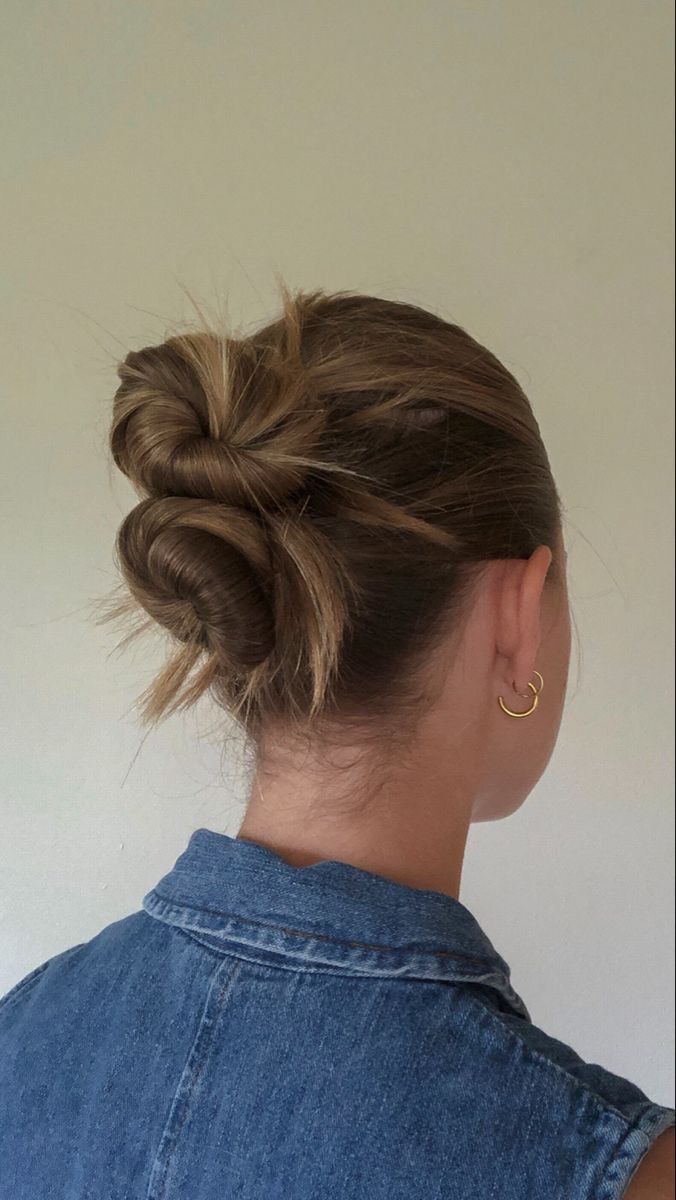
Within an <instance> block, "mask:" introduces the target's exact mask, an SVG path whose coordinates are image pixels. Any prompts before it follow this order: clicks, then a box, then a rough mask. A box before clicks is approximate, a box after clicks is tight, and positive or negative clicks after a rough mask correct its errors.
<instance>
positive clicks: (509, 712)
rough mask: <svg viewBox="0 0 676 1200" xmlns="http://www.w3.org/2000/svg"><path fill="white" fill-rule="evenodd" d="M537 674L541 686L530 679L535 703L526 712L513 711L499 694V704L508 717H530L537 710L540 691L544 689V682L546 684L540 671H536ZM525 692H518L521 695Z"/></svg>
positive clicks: (529, 685) (529, 683)
mask: <svg viewBox="0 0 676 1200" xmlns="http://www.w3.org/2000/svg"><path fill="white" fill-rule="evenodd" d="M535 674H536V675H537V677H538V679H539V680H540V686H539V688H536V686H535V684H534V683H531V682H530V680H529V682H528V687H529V688H530V690H531V692H532V693H533V703H532V704H531V706H530V708H527V709H526V711H525V712H513V711H512V709H511V708H507V707H506V705H505V702H504V700H503V699H502V696H498V704H499V705H500V708H501V709H502V711H503V712H505V713H507V716H508V717H529V716H530V714H531V713H533V712H535V709H536V708H537V706H538V700H539V698H540V692H541V691H542V689H543V687H544V684H545V681H544V679H543V678H542V676H541V674H540V672H539V671H536V672H535ZM523 694H524V693H522V692H519V693H518V695H519V696H521V695H523Z"/></svg>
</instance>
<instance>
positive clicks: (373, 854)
mask: <svg viewBox="0 0 676 1200" xmlns="http://www.w3.org/2000/svg"><path fill="white" fill-rule="evenodd" d="M339 757H340V756H339ZM342 758H343V760H344V761H343V762H339V763H338V764H336V755H335V754H332V763H333V767H332V770H331V771H327V770H326V768H325V767H324V768H322V769H321V770H319V769H318V768H317V767H316V764H313V763H312V762H308V758H307V756H306V757H305V759H304V761H303V763H302V764H297V765H295V766H290V765H289V764H288V763H287V764H286V765H285V767H284V769H280V770H276V771H275V772H271V771H269V770H261V769H260V768H259V769H258V770H257V772H256V775H255V776H254V779H253V784H252V788H251V795H250V799H249V803H248V806H247V810H246V815H245V817H244V820H243V823H242V825H241V827H240V829H239V832H238V834H237V836H238V837H239V838H242V839H244V840H247V841H254V842H258V843H260V844H261V845H264V846H266V847H267V848H268V849H270V850H273V851H274V852H275V853H277V854H279V856H280V857H281V858H283V859H284V860H285V861H287V862H289V863H291V864H292V865H294V866H307V865H309V864H310V863H313V862H318V861H321V860H325V859H331V860H337V861H338V862H345V863H350V864H351V865H352V866H355V867H359V868H361V869H362V870H365V871H370V872H372V873H373V874H376V875H382V876H384V877H385V878H387V879H391V880H393V881H394V882H396V883H402V884H405V885H406V886H408V887H412V888H426V889H431V890H432V891H437V892H442V893H444V894H446V895H448V896H453V897H455V898H456V899H457V898H458V896H459V893H460V880H461V875H462V865H463V859H464V854H465V847H466V843H467V834H468V829H469V823H470V813H471V811H472V802H473V791H474V789H473V788H472V787H471V786H470V784H469V781H468V780H467V779H465V778H462V777H461V776H460V774H459V773H458V772H457V771H456V772H453V771H451V769H450V768H449V766H448V761H449V757H448V746H447V743H446V753H445V754H438V755H436V754H435V753H434V747H432V746H430V744H429V741H428V742H427V744H426V753H425V756H424V762H423V761H419V760H417V758H416V756H415V755H413V756H412V757H411V758H410V759H409V760H408V761H407V762H406V763H405V764H404V763H403V762H402V760H401V758H400V757H398V758H397V762H396V764H395V766H394V768H388V769H387V770H381V771H379V772H378V780H377V782H375V783H373V784H369V782H368V778H367V776H366V775H365V773H364V771H363V769H362V770H359V771H357V770H356V769H355V767H354V760H355V752H354V749H353V750H352V751H351V752H344V753H343V754H342ZM336 765H337V767H338V769H337V770H336V769H335V767H336ZM373 774H374V772H373V771H371V776H372V775H373Z"/></svg>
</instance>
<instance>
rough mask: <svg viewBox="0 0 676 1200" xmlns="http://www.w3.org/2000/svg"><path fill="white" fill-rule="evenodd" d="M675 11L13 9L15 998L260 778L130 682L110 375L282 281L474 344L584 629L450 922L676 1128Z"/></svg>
mask: <svg viewBox="0 0 676 1200" xmlns="http://www.w3.org/2000/svg"><path fill="white" fill-rule="evenodd" d="M670 9H671V5H670V4H668V3H667V0H664V2H662V0H642V2H640V3H639V2H638V0H636V2H634V3H630V2H627V0H587V2H586V3H584V4H581V3H572V2H570V0H548V2H547V3H545V4H542V3H541V2H540V0H508V2H506V3H489V2H487V0H485V2H482V0H465V2H460V0H445V2H443V3H442V2H438V3H434V2H430V0H396V2H395V3H383V2H382V0H371V2H367V3H363V2H361V0H360V2H359V3H357V2H355V0H345V2H344V3H342V4H341V5H339V6H337V5H335V4H329V3H327V2H325V0H313V2H312V3H310V2H309V0H302V2H301V0H288V2H287V3H283V4H273V3H261V2H257V0H228V2H227V3H223V2H222V0H210V2H205V0H202V2H201V3H200V4H196V3H195V4H192V3H188V2H182V3H181V2H178V0H162V2H161V3H160V2H159V0H144V2H143V3H129V2H125V0H117V2H116V3H114V4H110V3H108V4H107V3H103V2H101V3H94V2H92V0H68V2H67V3H63V2H62V3H47V2H46V0H28V2H26V0H21V2H19V0H9V3H6V5H5V10H4V19H3V27H4V28H3V39H2V40H3V49H2V56H3V62H2V68H1V70H0V87H2V89H3V90H4V96H3V99H2V112H3V125H4V132H5V139H6V140H5V146H4V149H3V151H2V154H1V155H0V172H2V176H3V183H2V193H3V209H4V216H3V219H2V223H1V224H0V238H1V240H2V280H1V287H2V316H1V321H0V330H1V334H2V343H3V344H2V354H1V355H0V364H1V365H0V370H1V372H2V406H3V418H2V427H3V437H2V456H3V464H2V474H1V478H0V487H1V489H2V510H3V515H2V542H3V548H2V559H1V561H2V566H3V571H2V577H3V582H2V588H3V601H2V604H3V607H2V617H1V630H2V639H3V654H2V660H3V674H4V682H3V686H2V696H1V701H0V703H1V706H2V712H1V716H2V730H3V733H2V737H3V749H2V771H3V783H2V820H1V822H0V827H1V830H2V848H1V857H0V992H1V991H4V990H6V989H8V988H9V987H10V986H11V985H12V984H13V983H14V982H15V981H16V980H18V979H19V978H21V977H22V976H23V975H24V974H26V973H27V972H28V971H29V970H30V969H31V968H32V967H34V966H35V965H37V964H38V963H39V962H41V961H44V959H46V958H48V957H51V956H52V955H54V954H56V953H57V952H59V951H61V950H63V949H64V948H66V947H67V946H70V945H72V944H74V943H76V942H80V941H84V940H86V939H88V938H90V937H91V936H93V935H94V934H95V933H96V932H98V930H99V929H100V928H101V927H102V926H103V925H105V924H108V923H109V922H111V921H113V920H116V919H117V918H119V917H122V916H124V915H126V914H127V913H129V912H131V911H134V910H136V909H138V908H139V907H140V902H141V899H142V897H143V895H144V893H145V892H146V891H147V890H148V889H149V888H150V886H151V885H152V884H154V883H155V882H156V881H157V879H159V877H160V875H162V874H163V873H164V872H165V871H166V870H167V869H168V868H169V867H170V866H171V865H172V864H173V862H174V860H175V858H176V857H177V855H178V854H179V853H180V852H181V851H182V849H183V848H184V845H185V843H186V841H187V839H188V836H189V834H190V832H191V831H192V830H193V829H194V828H196V827H198V826H200V825H206V826H207V827H209V828H212V829H215V830H219V831H222V832H226V833H231V834H234V833H236V831H237V829H238V827H239V822H240V819H241V816H242V801H243V797H244V796H245V794H246V786H247V770H248V765H247V762H246V759H245V758H244V757H243V756H242V753H241V750H240V748H239V743H238V741H237V739H236V737H234V736H233V732H232V730H230V731H229V734H228V736H227V738H225V740H224V725H223V720H222V718H221V717H220V716H219V714H218V712H217V711H216V710H215V708H213V707H212V708H209V706H208V704H206V705H205V706H204V707H203V708H201V709H200V710H199V711H197V712H194V713H192V714H190V715H187V716H182V717H178V718H172V719H171V720H170V721H169V723H168V724H167V725H165V726H164V727H163V728H162V729H161V730H160V731H159V732H156V733H153V734H151V735H150V736H145V735H144V732H143V731H142V730H141V728H140V726H139V724H138V721H137V718H136V716H135V713H134V710H133V703H134V700H135V698H136V697H137V696H138V695H139V693H140V691H141V690H142V687H143V686H145V684H146V683H148V682H149V680H150V678H151V677H152V675H153V673H154V671H155V670H156V668H157V667H158V665H159V664H160V662H161V661H163V656H164V648H163V643H162V641H161V639H159V638H158V639H157V641H153V640H152V639H148V640H146V642H145V644H144V643H143V642H139V643H137V646H136V649H134V650H133V651H130V652H128V653H126V654H117V653H115V645H116V644H117V640H118V637H119V634H118V633H116V631H115V629H114V628H113V627H111V626H107V627H105V626H104V627H101V626H97V625H95V624H94V622H93V619H92V617H91V610H90V602H91V601H92V600H93V599H96V598H97V597H101V596H104V595H106V594H108V593H109V591H110V589H111V588H112V587H113V585H114V584H115V582H116V575H115V570H114V564H113V558H112V546H113V539H114V535H115V532H116V530H117V527H118V525H119V523H120V521H121V519H122V517H123V516H124V514H125V513H126V512H127V511H128V509H129V508H130V507H131V505H132V503H133V502H134V496H133V493H132V491H131V489H130V488H129V486H128V485H127V483H126V482H125V481H124V480H122V479H121V478H119V477H118V478H116V477H115V476H116V473H115V472H114V469H112V468H111V467H110V465H109V461H108V458H107V451H106V433H107V425H108V419H109V413H110V399H111V397H112V393H113V391H114V388H115V385H116V379H115V364H116V361H117V359H118V358H120V357H123V356H124V354H125V353H126V351H127V349H129V348H131V347H139V346H141V345H143V344H145V343H147V342H149V341H154V340H160V339H161V338H162V337H164V336H165V334H166V333H167V332H168V331H169V327H170V326H174V325H175V324H176V323H179V322H180V321H181V320H182V319H183V318H186V319H189V318H191V317H193V316H194V313H193V311H192V309H191V307H190V304H189V302H188V300H187V298H186V294H185V292H184V290H183V287H182V285H184V286H185V287H187V288H188V289H189V290H190V291H191V292H192V293H193V294H194V295H195V296H196V297H197V298H198V300H199V301H201V302H204V304H206V305H207V306H208V307H209V306H210V307H211V310H212V311H213V310H214V308H215V307H217V306H218V304H219V303H220V305H221V307H223V304H224V303H225V307H226V308H227V310H228V311H229V313H230V315H231V317H232V320H233V322H234V323H235V325H238V324H239V325H245V326H248V325H249V324H251V323H258V322H259V321H262V320H264V319H267V318H269V317H270V316H271V315H272V314H273V313H274V311H276V295H275V288H274V271H275V270H279V271H281V272H282V273H283V274H284V276H285V277H286V278H287V280H288V281H289V282H290V283H291V284H292V285H293V286H302V287H314V286H321V287H325V288H328V289H334V288H350V289H357V290H361V291H370V292H374V293H376V294H380V295H384V296H388V297H391V298H401V299H409V300H412V301H414V302H416V303H419V304H423V305H425V306H428V307H431V308H434V309H435V310H436V311H438V312H440V313H441V314H442V315H444V316H446V317H448V318H450V319H452V320H455V321H458V322H459V323H460V324H462V325H464V326H466V327H467V328H468V329H469V330H470V332H472V333H473V334H474V336H476V337H478V338H479V339H480V340H481V341H484V342H485V343H486V344H487V345H489V346H490V348H491V349H492V350H494V351H495V352H496V353H497V354H498V355H499V356H501V357H502V358H503V359H504V361H505V362H506V363H507V365H508V366H509V367H510V368H511V369H512V370H513V371H514V372H515V373H516V374H517V376H518V378H519V379H520V381H521V382H522V384H523V386H524V387H525V389H526V391H527V393H528V394H529V396H530V398H531V400H532V403H533V405H534V408H535V411H536V415H537V416H538V419H539V421H540V424H541V428H542V432H543V436H544V439H545V442H546V444H547V447H548V450H549V453H550V457H551V461H552V466H553V469H554V473H555V475H556V477H557V480H558V483H559V486H560V488H561V491H562V495H563V499H564V503H565V505H566V509H567V512H566V540H567V545H568V550H569V556H570V590H571V603H572V609H573V616H574V620H575V623H576V627H577V647H576V648H574V657H573V663H572V667H571V678H570V684H569V692H568V698H567V705H566V712H565V715H564V721H563V726H562V729H561V734H560V739H559V742H558V745H557V748H556V751H555V754H554V756H553V758H552V761H551V763H550V766H549V769H548V771H547V772H546V774H545V776H544V777H543V779H542V780H541V781H540V783H539V784H538V786H537V788H536V789H535V791H534V792H533V794H532V796H531V798H530V800H529V802H528V803H527V805H526V806H525V807H524V808H523V809H522V810H521V811H520V812H519V813H518V814H517V815H516V816H514V817H512V818H510V819H509V820H508V821H505V822H502V823H498V824H492V825H483V826H479V827H475V828H474V829H473V830H472V833H471V836H470V842H469V847H468V856H467V864H466V868H465V876H464V891H463V894H462V897H461V898H462V899H463V900H464V902H465V903H466V904H467V905H468V906H469V907H470V908H471V909H472V910H473V911H474V912H475V914H476V915H477V917H478V918H479V920H480V921H481V923H482V924H483V925H484V928H485V929H486V931H487V932H488V934H489V936H490V937H491V939H492V940H493V942H494V943H495V945H496V947H497V948H498V950H499V951H500V952H501V953H502V954H503V955H504V956H505V957H506V958H507V960H508V961H509V962H510V964H511V966H512V972H513V980H514V983H515V986H516V987H517V990H519V991H521V992H522V993H523V994H524V996H525V998H526V1000H527V1002H528V1004H529V1007H530V1009H531V1012H532V1015H533V1018H534V1020H535V1021H536V1022H537V1023H538V1024H540V1025H543V1026H544V1027H545V1028H546V1029H547V1030H548V1031H549V1032H550V1033H553V1034H555V1035H556V1036H558V1037H561V1038H562V1039H564V1040H566V1041H568V1042H570V1043H571V1044H573V1045H574V1046H575V1048H576V1049H577V1050H578V1051H579V1052H580V1053H581V1054H583V1055H584V1056H585V1057H587V1058H591V1059H593V1060H596V1061H600V1062H602V1063H603V1064H604V1065H606V1066H608V1067H610V1068H611V1069H613V1070H615V1071H617V1072H619V1073H621V1074H625V1075H628V1076H630V1077H631V1078H632V1079H634V1080H635V1081H636V1082H637V1083H639V1084H640V1085H641V1086H642V1087H644V1089H646V1090H647V1091H648V1092H649V1093H650V1095H651V1097H652V1098H654V1099H656V1100H658V1101H661V1102H670V1100H671V1099H672V1079H671V1074H670V1071H671V1065H670V1064H671V1062H672V1060H673V1053H672V1046H671V1042H670V1038H671V995H672V969H673V955H672V936H673V924H672V916H671V911H672V910H671V903H670V896H671V883H672V857H671V835H672V824H671V801H672V790H673V738H672V721H673V693H672V662H673V657H672V655H673V641H672V615H671V614H672V598H673V592H672V580H673V559H672V543H673V533H674V531H673V524H672V507H673V478H672V444H673V425H672V407H671V394H672V376H671V371H672V339H671V319H672V312H671V296H672V286H673V279H672V267H671V263H672V257H671V255H672V247H673V240H672V224H671V203H672V185H671V179H672V171H673V162H672V157H671V150H670V146H671V134H672V97H671V71H672V60H671V53H672V52H671V46H672V24H671V20H672V19H671V13H670Z"/></svg>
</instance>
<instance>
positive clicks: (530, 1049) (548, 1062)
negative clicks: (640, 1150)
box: [466, 992, 659, 1130]
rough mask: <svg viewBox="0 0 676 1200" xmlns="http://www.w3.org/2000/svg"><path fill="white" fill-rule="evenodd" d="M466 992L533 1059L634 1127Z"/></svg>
mask: <svg viewBox="0 0 676 1200" xmlns="http://www.w3.org/2000/svg"><path fill="white" fill-rule="evenodd" d="M466 994H467V998H468V999H469V1000H470V1001H471V1003H472V1004H475V1005H478V1006H479V1007H480V1008H481V1010H482V1012H484V1013H485V1014H487V1015H488V1016H489V1017H490V1018H491V1019H492V1020H493V1021H494V1022H495V1023H497V1024H498V1025H499V1026H500V1028H501V1029H502V1031H503V1033H505V1034H506V1035H507V1036H508V1037H509V1038H510V1039H511V1040H513V1041H516V1042H518V1043H519V1044H520V1045H521V1046H523V1048H524V1049H525V1050H526V1051H527V1052H528V1054H529V1055H530V1056H531V1057H532V1058H533V1059H535V1060H537V1061H538V1062H541V1063H544V1064H545V1065H546V1066H547V1067H549V1068H550V1069H551V1070H552V1071H554V1072H556V1074H557V1075H560V1076H562V1077H563V1078H564V1079H565V1080H566V1081H567V1082H568V1083H569V1084H573V1085H574V1086H575V1087H576V1088H581V1089H582V1090H583V1091H585V1092H586V1093H587V1094H588V1095H589V1096H590V1097H591V1098H592V1099H593V1100H594V1101H595V1103H596V1104H597V1106H598V1107H599V1108H601V1109H603V1111H604V1112H612V1113H614V1114H615V1116H617V1117H619V1118H620V1120H621V1121H622V1122H623V1123H624V1124H625V1125H626V1127H627V1130H630V1129H631V1128H633V1126H634V1124H635V1122H634V1121H632V1120H630V1118H629V1117H627V1116H626V1115H625V1114H624V1113H623V1112H621V1110H620V1109H619V1108H616V1107H615V1105H614V1104H612V1103H611V1102H610V1101H609V1100H606V1099H605V1098H604V1097H603V1096H602V1095H601V1094H600V1093H599V1092H597V1091H595V1089H594V1088H593V1087H591V1086H590V1085H589V1084H588V1083H587V1082H586V1080H584V1079H580V1078H578V1076H577V1075H571V1073H570V1072H569V1071H567V1070H566V1069H565V1067H562V1066H561V1065H560V1064H559V1063H557V1062H554V1060H553V1059H551V1058H548V1057H547V1055H546V1054H543V1053H542V1051H540V1050H537V1049H536V1048H535V1047H534V1046H531V1045H529V1043H528V1040H527V1038H525V1037H522V1036H521V1034H520V1032H519V1031H518V1030H516V1029H513V1028H512V1027H511V1025H507V1024H506V1023H505V1022H504V1021H503V1020H502V1019H501V1017H500V1014H499V1013H497V1012H495V1011H494V1010H493V1009H492V1008H491V1007H490V1005H488V1004H484V1002H483V1001H482V1000H480V999H479V998H478V996H474V995H471V994H470V993H469V992H467V993H466ZM543 1032H544V1030H543ZM569 1048H570V1049H573V1047H569ZM574 1052H575V1053H577V1051H574ZM582 1062H583V1063H586V1060H585V1059H582ZM586 1065H592V1064H586ZM648 1104H652V1101H650V1100H648ZM658 1107H659V1106H658Z"/></svg>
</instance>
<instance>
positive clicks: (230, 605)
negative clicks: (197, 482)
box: [116, 497, 274, 673]
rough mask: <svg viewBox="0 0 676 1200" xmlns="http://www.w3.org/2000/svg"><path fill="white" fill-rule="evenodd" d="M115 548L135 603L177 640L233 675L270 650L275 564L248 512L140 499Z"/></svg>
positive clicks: (188, 501) (172, 500)
mask: <svg viewBox="0 0 676 1200" xmlns="http://www.w3.org/2000/svg"><path fill="white" fill-rule="evenodd" d="M116 549H117V555H118V560H119V564H120V568H121V571H122V574H123V576H124V578H125V581H126V583H127V585H128V587H129V591H130V592H131V594H132V595H133V597H134V598H135V600H136V601H137V602H138V603H139V604H140V605H141V606H142V608H143V609H144V610H145V611H146V612H147V613H148V614H149V615H150V616H151V617H152V618H153V619H154V620H155V621H157V622H158V624H160V625H161V626H163V627H164V628H165V629H167V630H168V631H169V632H170V633H171V634H173V635H174V637H176V638H177V639H178V641H180V642H183V643H187V644H190V645H193V646H195V647H200V648H201V649H203V650H206V651H207V652H211V653H212V654H213V655H215V656H216V658H217V660H218V662H219V664H220V665H221V667H222V668H223V669H227V670H229V671H233V672H235V673H238V672H239V673H241V672H247V671H250V670H251V669H252V668H253V667H256V666H258V665H259V664H260V663H262V662H264V661H265V659H266V658H267V657H268V655H269V654H270V653H271V651H272V649H273V646H274V613H273V609H272V605H271V588H272V564H271V558H270V553H269V548H268V544H267V539H266V535H265V530H264V529H263V527H262V526H261V523H260V522H259V521H258V520H257V518H256V517H255V516H254V515H253V514H251V513H247V512H244V511H242V510H240V509H236V508H229V507H226V506H225V505H214V504H213V503H210V502H208V501H198V500H191V499H187V498H183V497H166V498H162V499H147V500H143V501H141V503H140V504H137V505H136V507H135V508H134V509H132V511H131V512H130V513H128V515H127V516H126V518H125V520H124V521H123V523H122V526H121V527H120V530H119V532H118V536H117V542H116Z"/></svg>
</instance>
